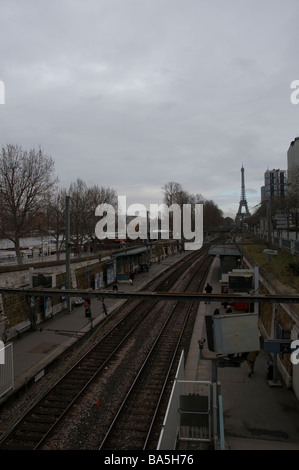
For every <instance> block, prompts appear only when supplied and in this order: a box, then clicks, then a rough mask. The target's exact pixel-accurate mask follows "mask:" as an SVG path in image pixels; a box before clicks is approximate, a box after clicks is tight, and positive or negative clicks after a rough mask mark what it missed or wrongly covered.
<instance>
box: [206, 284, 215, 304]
mask: <svg viewBox="0 0 299 470" xmlns="http://www.w3.org/2000/svg"><path fill="white" fill-rule="evenodd" d="M205 291H206V294H212V292H213V287H212V286H211V285H210V284H209V283H207V285H206V287H205ZM209 303H210V301H209V300H206V301H205V304H209Z"/></svg>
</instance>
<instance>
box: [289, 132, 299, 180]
mask: <svg viewBox="0 0 299 470" xmlns="http://www.w3.org/2000/svg"><path fill="white" fill-rule="evenodd" d="M287 155H288V172H289V171H290V170H292V169H293V168H294V167H296V166H297V167H299V137H296V138H295V139H294V140H293V141H292V142H291V143H290V147H289V150H288V153H287Z"/></svg>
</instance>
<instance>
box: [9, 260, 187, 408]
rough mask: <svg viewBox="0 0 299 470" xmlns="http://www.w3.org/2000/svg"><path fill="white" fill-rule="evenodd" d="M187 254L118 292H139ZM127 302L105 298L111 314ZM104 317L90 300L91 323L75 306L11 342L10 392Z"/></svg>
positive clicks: (122, 285)
mask: <svg viewBox="0 0 299 470" xmlns="http://www.w3.org/2000/svg"><path fill="white" fill-rule="evenodd" d="M187 254H188V252H185V253H182V254H179V253H177V254H173V255H169V256H168V257H166V258H164V259H162V260H161V262H160V263H158V262H157V263H152V265H151V267H150V269H149V271H148V272H142V273H138V274H136V275H135V278H134V282H133V285H130V284H129V283H125V282H122V283H120V284H119V290H122V291H134V290H140V289H141V288H142V287H143V286H144V285H145V284H147V283H148V282H150V281H151V280H153V279H154V278H155V276H156V275H157V274H159V273H161V272H162V271H164V270H166V269H167V268H168V267H170V266H171V265H173V264H174V263H176V262H177V261H179V260H180V259H182V257H183V256H185V255H187ZM104 290H105V289H104ZM106 290H112V286H111V287H110V286H109V287H108V288H107V289H106ZM125 301H126V299H120V300H119V299H113V298H106V299H105V301H104V302H105V305H106V308H107V312H108V315H109V314H111V313H112V312H113V311H114V310H115V309H116V308H118V307H119V306H120V305H121V304H122V303H123V302H125ZM104 318H105V313H104V311H103V308H102V302H101V301H100V300H97V299H91V319H92V320H90V319H89V318H87V317H86V316H85V307H84V304H81V305H78V306H74V307H73V308H72V310H71V311H67V310H63V311H62V312H59V313H57V314H56V315H54V316H53V317H52V318H48V319H47V320H46V321H45V322H43V323H40V324H38V325H37V327H36V330H35V331H28V332H24V333H22V334H21V335H20V338H19V339H17V338H16V339H14V340H13V341H9V342H8V343H11V342H12V343H13V370H14V389H13V391H12V392H11V393H15V392H16V391H18V390H19V389H21V388H22V387H24V386H26V385H27V384H28V383H29V382H30V381H32V380H37V379H38V377H40V376H41V375H42V374H43V370H44V369H45V368H46V367H47V366H48V365H49V364H51V362H53V361H54V360H55V359H56V358H57V357H58V356H59V355H61V354H62V353H63V352H64V351H66V350H67V349H68V348H69V347H70V346H72V345H73V344H74V343H75V342H76V341H77V340H78V338H79V337H80V336H82V335H83V334H84V333H86V332H87V331H88V330H89V329H90V328H91V327H94V326H96V325H97V324H98V323H99V322H101V321H102V320H104ZM11 393H10V394H11ZM10 394H9V393H8V394H6V395H5V396H4V397H2V401H1V398H0V405H1V403H3V401H5V400H6V399H7V398H8V397H9V395H10Z"/></svg>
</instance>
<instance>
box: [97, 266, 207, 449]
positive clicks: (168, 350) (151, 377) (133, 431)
mask: <svg viewBox="0 0 299 470" xmlns="http://www.w3.org/2000/svg"><path fill="white" fill-rule="evenodd" d="M209 266H210V262H209V261H208V260H207V259H205V260H204V261H203V264H202V265H201V266H200V268H199V269H198V270H196V271H195V272H194V273H193V277H192V280H191V282H189V284H188V288H187V290H190V291H194V290H196V291H197V290H198V289H201V288H203V285H204V282H205V277H206V276H205V275H206V274H207V271H208V268H209ZM199 274H200V276H201V279H200V280H199V281H198V275H199ZM197 309H198V302H190V303H188V304H187V305H186V303H184V302H181V301H177V302H174V304H173V306H172V308H171V311H170V313H169V315H168V317H167V318H165V323H164V325H163V328H162V329H161V331H160V333H159V335H158V336H157V338H156V340H155V342H154V344H153V346H152V348H151V350H150V351H149V353H148V355H147V357H146V359H145V361H144V363H143V364H142V366H141V368H140V370H139V372H138V375H137V377H136V379H135V380H134V382H133V384H132V386H131V387H130V390H129V392H128V393H127V395H126V397H125V399H124V400H123V402H122V404H121V406H120V408H119V410H118V412H117V413H116V416H115V418H114V420H113V422H112V423H111V425H110V428H109V429H108V431H107V434H106V435H105V437H104V438H103V440H102V443H101V445H100V450H113V449H119V450H146V449H155V448H156V444H157V441H158V437H159V434H158V432H159V431H160V429H161V419H162V418H163V417H164V413H165V409H166V404H167V402H168V397H169V393H170V389H171V385H172V379H173V377H174V374H175V371H176V365H177V362H178V359H179V357H180V353H181V351H182V349H183V348H184V346H186V345H188V340H189V336H190V335H189V334H188V332H186V329H187V325H188V321H189V320H190V319H192V318H195V315H196V312H197ZM192 327H193V322H192V324H191V329H192ZM189 333H190V330H189ZM163 402H164V408H163ZM159 418H160V419H159ZM157 431H158V432H157Z"/></svg>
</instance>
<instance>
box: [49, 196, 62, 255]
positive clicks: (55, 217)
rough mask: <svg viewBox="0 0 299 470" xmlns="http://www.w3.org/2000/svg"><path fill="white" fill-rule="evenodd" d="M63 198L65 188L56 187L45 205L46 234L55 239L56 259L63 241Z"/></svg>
mask: <svg viewBox="0 0 299 470" xmlns="http://www.w3.org/2000/svg"><path fill="white" fill-rule="evenodd" d="M65 200H66V190H65V189H58V190H57V191H56V192H55V193H53V195H52V197H51V199H50V200H49V203H48V205H47V234H49V235H51V237H52V238H53V239H54V240H55V245H56V256H57V259H59V258H60V253H61V250H62V247H63V245H64V242H65V217H66V216H65Z"/></svg>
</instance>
